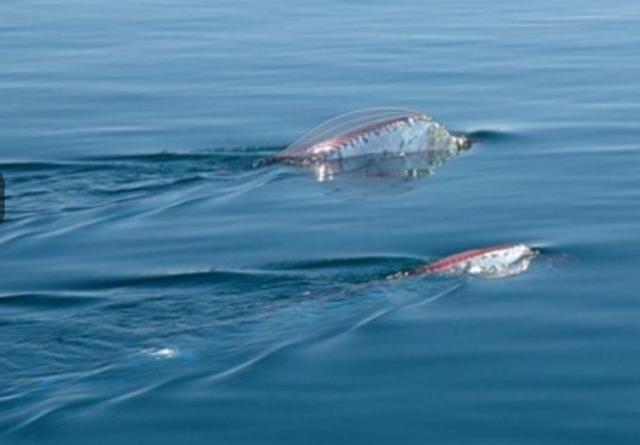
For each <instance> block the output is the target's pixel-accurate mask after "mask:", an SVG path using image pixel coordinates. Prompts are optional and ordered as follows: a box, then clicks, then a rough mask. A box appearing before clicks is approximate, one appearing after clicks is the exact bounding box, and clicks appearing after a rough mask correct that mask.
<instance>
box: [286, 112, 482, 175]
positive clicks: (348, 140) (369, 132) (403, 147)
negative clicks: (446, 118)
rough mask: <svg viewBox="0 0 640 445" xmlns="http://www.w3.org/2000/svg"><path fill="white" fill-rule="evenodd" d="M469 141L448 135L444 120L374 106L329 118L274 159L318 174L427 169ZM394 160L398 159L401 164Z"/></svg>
mask: <svg viewBox="0 0 640 445" xmlns="http://www.w3.org/2000/svg"><path fill="white" fill-rule="evenodd" d="M469 146H470V143H469V140H468V139H466V138H464V137H456V136H453V135H451V134H450V133H449V132H448V131H447V129H446V128H445V127H444V126H443V125H441V124H439V123H438V122H436V121H435V120H433V119H432V118H431V117H430V116H428V115H426V114H424V113H422V112H420V111H415V110H408V109H399V108H377V109H369V110H362V111H355V112H352V113H347V114H344V115H342V116H338V117H336V118H334V119H331V120H329V121H327V122H325V123H324V124H321V125H319V126H318V127H316V128H314V129H313V130H311V131H310V132H309V133H307V134H305V135H304V136H303V137H302V138H300V139H299V140H297V141H296V142H294V143H293V144H292V145H290V146H289V147H287V148H286V149H285V150H284V151H283V152H282V153H280V154H279V155H277V156H276V158H275V159H276V160H277V161H280V162H284V163H289V164H296V165H303V166H309V167H312V168H313V169H314V170H316V173H318V174H319V175H320V173H322V172H324V173H325V174H335V173H339V172H344V171H353V170H358V169H365V170H367V171H371V170H374V171H376V172H379V173H384V169H385V167H391V168H392V169H398V168H399V169H400V170H407V169H412V168H421V169H426V170H427V173H431V170H432V169H433V167H437V166H439V165H441V164H443V163H444V162H445V161H446V160H447V159H448V158H449V157H451V156H454V155H457V154H459V153H460V152H462V151H464V150H466V149H468V148H469ZM389 160H391V161H392V162H391V164H389V163H388V161H389ZM398 160H401V161H402V163H401V164H400V165H399V164H398ZM382 162H384V165H382V164H381V163H382Z"/></svg>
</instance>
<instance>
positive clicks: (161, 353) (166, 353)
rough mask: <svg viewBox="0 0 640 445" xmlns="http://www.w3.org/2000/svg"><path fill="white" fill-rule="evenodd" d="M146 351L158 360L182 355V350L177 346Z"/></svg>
mask: <svg viewBox="0 0 640 445" xmlns="http://www.w3.org/2000/svg"><path fill="white" fill-rule="evenodd" d="M145 353H146V355H148V356H149V357H151V358H154V359H156V360H166V359H171V358H176V357H178V356H179V355H180V352H179V351H178V349H176V348H161V349H150V350H147V351H145Z"/></svg>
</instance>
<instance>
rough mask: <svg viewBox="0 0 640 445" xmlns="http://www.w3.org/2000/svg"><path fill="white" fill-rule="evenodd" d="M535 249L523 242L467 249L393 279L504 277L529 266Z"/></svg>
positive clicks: (395, 276)
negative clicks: (440, 276)
mask: <svg viewBox="0 0 640 445" xmlns="http://www.w3.org/2000/svg"><path fill="white" fill-rule="evenodd" d="M537 254H538V252H537V251H536V250H534V249H532V248H531V247H528V246H526V245H524V244H515V245H503V246H493V247H485V248H481V249H473V250H467V251H465V252H462V253H458V254H455V255H451V256H448V257H445V258H443V259H441V260H438V261H435V262H433V263H430V264H427V265H425V266H422V267H419V268H417V269H415V270H412V271H409V272H402V273H399V274H396V275H394V276H392V277H391V278H392V279H399V278H405V277H416V276H425V275H467V276H481V277H484V278H505V277H510V276H513V275H517V274H519V273H522V272H524V271H526V270H527V269H528V268H529V265H530V263H531V260H532V259H533V258H534V257H535V256H536V255H537Z"/></svg>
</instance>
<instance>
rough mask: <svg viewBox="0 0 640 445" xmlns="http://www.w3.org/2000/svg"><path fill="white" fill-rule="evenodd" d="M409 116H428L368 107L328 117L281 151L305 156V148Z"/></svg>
mask: <svg viewBox="0 0 640 445" xmlns="http://www.w3.org/2000/svg"><path fill="white" fill-rule="evenodd" d="M410 117H421V118H423V119H425V118H427V119H430V118H428V117H427V116H426V115H425V114H424V113H422V112H420V111H416V110H411V109H408V108H368V109H365V110H357V111H352V112H350V113H345V114H341V115H340V116H337V117H334V118H333V119H329V120H328V121H326V122H323V123H322V124H320V125H318V126H317V127H315V128H313V129H312V130H310V131H309V132H307V133H306V134H304V135H303V136H302V137H301V138H299V139H298V140H296V141H295V142H294V143H293V144H291V145H289V146H288V147H287V148H286V149H285V150H284V151H283V152H282V156H284V157H292V158H293V157H298V156H305V155H306V153H307V150H308V149H309V148H311V147H313V146H315V145H317V144H320V143H322V142H323V141H327V140H330V139H338V138H341V137H344V136H345V135H348V134H352V133H356V132H358V131H361V130H365V129H367V128H375V127H376V125H383V124H385V123H386V122H393V121H396V120H400V119H405V118H410Z"/></svg>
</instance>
